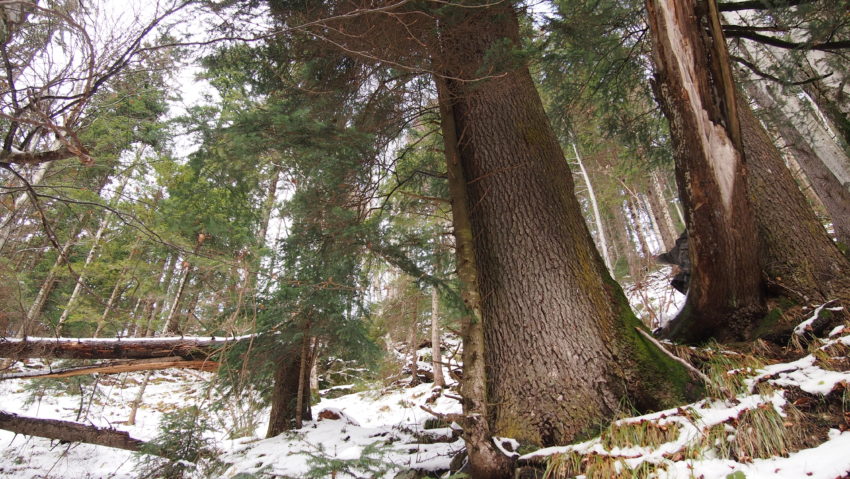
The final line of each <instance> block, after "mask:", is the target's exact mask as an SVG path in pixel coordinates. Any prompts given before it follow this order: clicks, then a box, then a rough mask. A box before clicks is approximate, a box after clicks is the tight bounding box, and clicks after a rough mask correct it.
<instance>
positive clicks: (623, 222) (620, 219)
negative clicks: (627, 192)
mask: <svg viewBox="0 0 850 479" xmlns="http://www.w3.org/2000/svg"><path fill="white" fill-rule="evenodd" d="M614 220H615V222H616V223H617V224H616V225H615V228H614V229H615V233H614V239H615V241H617V243H619V244H620V248H621V249H622V251H623V254H625V255H626V264H627V265H628V267H629V276H631V277H632V280H633V281H636V280H637V279H638V276H639V275H640V258H639V257H638V252H637V248H636V247H635V244H634V242H633V241H632V235H631V228H630V227H629V222H628V221H627V219H626V214H625V208H624V205H622V204H620V205H617V206H616V207H615V208H614Z"/></svg>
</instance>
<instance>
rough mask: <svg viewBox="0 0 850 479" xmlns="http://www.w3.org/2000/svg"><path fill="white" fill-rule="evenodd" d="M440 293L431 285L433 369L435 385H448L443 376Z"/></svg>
mask: <svg viewBox="0 0 850 479" xmlns="http://www.w3.org/2000/svg"><path fill="white" fill-rule="evenodd" d="M440 349H441V348H440V295H439V293H437V288H436V287H433V286H432V287H431V369H433V370H434V386H438V387H441V388H444V387H446V379H445V377H443V355H442V353H441V352H440Z"/></svg>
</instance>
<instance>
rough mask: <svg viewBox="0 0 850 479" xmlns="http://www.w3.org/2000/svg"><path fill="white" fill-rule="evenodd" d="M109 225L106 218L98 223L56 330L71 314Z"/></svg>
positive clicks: (59, 328)
mask: <svg viewBox="0 0 850 479" xmlns="http://www.w3.org/2000/svg"><path fill="white" fill-rule="evenodd" d="M108 225H109V219H108V217H104V218H103V219H102V220H101V221H100V225H99V226H98V228H97V232H96V233H95V234H94V238H93V239H92V244H91V248H90V249H89V253H88V254H87V255H86V261H85V263H83V267H82V269H80V271H79V273H78V276H77V281H76V282H75V283H74V290H73V291H72V292H71V296H70V297H69V298H68V302H67V303H66V304H65V310H64V311H62V315H61V316H59V322H58V324H57V325H56V327H57V330H59V331H61V328H62V325H63V324H64V323H65V321H67V320H68V316H69V315H70V314H71V310H72V309H73V308H74V306H75V305H76V303H77V298H78V297H79V296H80V291H82V289H83V283H84V282H85V280H86V271H87V270H88V267H89V265H91V263H92V261H94V258H95V256H97V248H98V247H99V246H100V240H101V239H102V238H103V233H105V232H106V228H107V226H108Z"/></svg>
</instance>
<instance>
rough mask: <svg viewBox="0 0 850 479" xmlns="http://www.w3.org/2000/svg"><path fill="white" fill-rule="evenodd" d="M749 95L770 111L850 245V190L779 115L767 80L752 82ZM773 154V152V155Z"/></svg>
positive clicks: (837, 233)
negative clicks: (765, 83) (758, 82)
mask: <svg viewBox="0 0 850 479" xmlns="http://www.w3.org/2000/svg"><path fill="white" fill-rule="evenodd" d="M747 91H748V93H749V94H750V96H751V97H752V98H753V100H755V102H756V103H758V104H759V106H761V107H762V108H763V109H765V110H766V111H767V115H768V119H769V120H771V123H772V124H773V126H774V127H775V128H776V131H778V132H779V135H780V136H781V137H782V139H783V140H784V142H785V144H786V145H787V147H788V149H789V150H790V152H791V154H792V155H793V156H794V159H795V160H796V161H797V164H799V165H800V167H801V168H802V170H803V172H804V173H805V174H806V177H807V178H808V180H809V182H810V184H811V186H812V188H813V189H814V191H815V194H816V195H817V196H818V198H819V199H820V201H821V203H822V204H823V206H824V208H825V209H826V212H827V214H828V215H829V217H830V218H831V219H832V225H833V229H834V230H835V237H836V238H838V241H840V242H841V243H843V244H845V245H848V246H850V191H848V190H847V188H846V187H845V186H844V185H842V184H841V182H840V181H838V178H836V177H835V175H834V174H833V173H832V171H831V170H830V169H829V168H828V167H827V166H826V165H825V164H824V162H823V161H821V159H820V158H819V157H818V156H817V154H816V153H815V151H814V149H813V148H812V145H811V144H810V143H809V141H808V140H807V139H806V138H804V137H803V135H802V134H801V133H800V132H799V130H797V129H796V128H794V125H793V124H792V123H790V122H789V121H787V120H786V119H785V118H777V114H776V113H777V108H778V105H777V102H776V101H775V100H774V97H773V96H772V95H771V94H770V92H769V91H768V89H767V86H766V85H764V84H757V83H752V82H751V83H749V84H748V86H747ZM771 156H772V155H771Z"/></svg>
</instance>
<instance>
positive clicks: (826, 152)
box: [736, 42, 850, 188]
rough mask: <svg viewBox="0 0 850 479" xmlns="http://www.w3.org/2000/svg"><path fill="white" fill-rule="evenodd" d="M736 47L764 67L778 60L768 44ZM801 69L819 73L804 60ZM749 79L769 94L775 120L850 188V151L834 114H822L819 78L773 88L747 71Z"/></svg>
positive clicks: (817, 74) (750, 92)
mask: <svg viewBox="0 0 850 479" xmlns="http://www.w3.org/2000/svg"><path fill="white" fill-rule="evenodd" d="M736 48H737V49H738V50H739V51H740V52H741V55H742V56H744V57H745V58H746V59H747V60H749V61H750V62H752V63H754V64H756V65H758V66H760V67H761V68H762V69H764V70H769V69H770V68H771V67H773V66H774V65H775V64H776V63H777V62H780V61H781V60H779V59H777V55H776V53H775V52H774V51H773V50H771V49H770V48H768V47H763V46H759V45H756V46H752V45H749V44H747V43H743V42H739V43H738V44H736ZM803 70H805V71H804V72H802V76H806V75H809V77H810V78H811V77H816V76H819V75H820V73H818V72H815V71H813V70H810V69H809V67H808V65H807V64H804V65H803ZM836 73H837V72H836ZM750 79H751V80H754V81H755V82H756V83H757V84H758V86H759V88H760V89H761V90H762V91H764V92H765V94H767V95H769V96H770V97H772V98H771V99H770V100H768V101H771V103H772V104H774V105H775V106H776V108H775V113H776V114H777V115H778V116H781V119H777V123H781V124H783V125H784V126H786V127H788V128H793V129H794V130H796V131H797V132H798V133H799V134H800V135H801V136H802V137H803V138H805V139H806V141H807V143H808V144H809V145H810V146H811V148H812V150H813V151H814V153H815V155H817V157H818V158H820V160H821V161H822V162H823V163H824V165H826V167H827V168H829V170H830V171H831V172H832V174H833V175H835V177H836V179H838V182H839V183H841V184H842V185H844V187H845V188H850V157H848V154H850V151H848V150H847V146H848V145H847V144H846V143H845V142H844V141H843V139H842V138H841V133H840V132H838V131H837V130H836V129H835V127H834V123H833V122H832V121H831V120H832V119H834V117H831V116H830V115H825V114H824V113H826V111H825V110H824V109H823V108H821V107H822V106H823V105H822V103H823V102H824V101H827V102H828V100H827V97H828V96H829V95H825V94H822V87H823V86H822V85H818V83H819V82H813V83H807V84H805V85H803V86H801V87H799V88H797V87H784V88H782V89H774V88H768V87H767V86H766V83H765V81H764V80H762V79H760V78H753V75H750ZM771 87H774V85H771ZM747 93H748V94H750V95H753V91H751V89H748V92H747ZM801 93H802V94H801ZM765 100H767V99H765ZM819 100H820V101H819ZM759 102H760V103H761V101H759ZM827 110H829V108H827ZM842 143H844V144H842Z"/></svg>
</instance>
